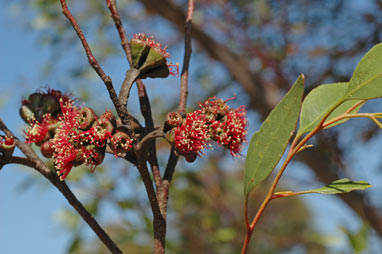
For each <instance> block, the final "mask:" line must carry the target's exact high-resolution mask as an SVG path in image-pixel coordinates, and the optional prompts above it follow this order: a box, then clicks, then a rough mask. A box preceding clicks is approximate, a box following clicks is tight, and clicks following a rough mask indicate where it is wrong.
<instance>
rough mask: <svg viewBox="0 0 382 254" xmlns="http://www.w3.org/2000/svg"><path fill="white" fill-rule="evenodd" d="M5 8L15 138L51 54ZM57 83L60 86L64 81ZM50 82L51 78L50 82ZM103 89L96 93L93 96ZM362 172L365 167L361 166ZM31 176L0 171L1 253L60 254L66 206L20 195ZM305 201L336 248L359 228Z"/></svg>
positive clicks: (4, 54)
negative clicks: (23, 102)
mask: <svg viewBox="0 0 382 254" xmlns="http://www.w3.org/2000/svg"><path fill="white" fill-rule="evenodd" d="M8 8H9V5H8V4H6V3H5V1H0V34H1V35H2V39H1V40H0V75H1V80H0V89H1V91H2V92H1V93H0V117H1V118H2V119H3V121H4V122H5V123H6V124H7V125H8V127H9V128H10V129H11V130H13V131H14V132H15V133H16V134H17V135H19V134H20V132H21V128H22V125H23V123H22V121H21V120H20V118H19V116H18V109H19V105H20V98H21V97H22V96H23V95H25V94H26V93H27V92H31V91H33V90H35V89H36V88H38V87H40V86H41V84H45V81H43V80H41V69H42V68H43V66H44V64H45V63H46V61H47V59H48V58H49V53H50V52H49V49H48V48H44V47H42V46H41V45H40V44H38V43H37V39H38V37H37V36H38V34H37V33H36V32H33V30H32V31H31V30H28V29H26V28H25V27H22V26H20V25H19V24H16V23H15V21H14V19H13V17H11V16H9V12H8V10H9V9H8ZM84 57H85V56H84ZM123 60H124V59H123ZM109 66H115V63H109ZM106 68H108V66H106ZM109 68H110V67H109ZM107 72H108V73H111V74H115V75H114V76H116V77H120V78H117V79H116V80H115V81H116V83H117V84H120V82H121V79H122V77H123V70H122V68H120V69H116V70H113V69H112V68H110V69H107ZM121 73H122V75H120V74H121ZM118 74H119V75H118ZM62 75H63V76H64V75H65V73H63V74H62ZM57 79H58V80H61V82H63V81H62V80H65V77H58V78H57ZM53 81H54V80H53V78H50V80H49V82H53ZM172 82H173V81H172ZM148 83H149V82H148ZM170 83H171V82H170ZM148 85H150V83H149V84H148ZM170 85H171V84H170ZM102 89H103V88H102V87H101V88H97V89H96V91H103V90H102ZM162 89H163V88H162ZM132 97H134V96H132ZM133 102H134V101H133ZM361 166H364V167H367V165H365V164H363V165H361ZM291 169H292V170H293V171H294V172H291V173H287V175H286V176H287V177H288V176H290V177H295V176H298V177H299V178H306V179H312V178H314V176H313V175H312V174H310V173H309V171H306V170H304V169H303V167H302V166H301V165H298V164H293V165H292V167H291ZM287 172H288V171H287ZM34 176H38V175H37V173H35V172H33V169H29V168H21V167H17V166H6V167H4V168H3V169H2V170H1V171H0V253H6V254H12V253H42V254H44V253H65V249H66V247H67V244H68V242H69V241H70V237H71V236H70V235H68V234H67V231H66V230H65V229H63V228H62V227H61V226H60V224H58V223H57V221H56V220H55V219H54V218H55V214H56V212H57V210H59V209H63V208H68V207H69V205H68V204H67V202H66V200H65V199H64V198H63V197H62V196H61V195H60V193H59V192H58V191H56V190H55V189H53V188H50V187H48V182H47V186H45V187H44V186H41V185H32V186H30V187H28V189H27V190H26V191H21V189H22V188H23V186H26V185H28V181H29V180H30V179H31V177H34ZM375 181H377V180H375ZM304 199H306V200H307V201H308V202H309V204H311V210H312V211H315V210H316V211H320V212H314V214H315V219H314V222H313V223H314V224H315V225H316V226H317V227H318V228H319V229H320V230H322V231H323V232H326V233H328V234H329V235H332V236H333V239H332V240H333V246H335V247H341V246H344V245H345V239H344V237H343V235H342V234H341V232H340V231H339V229H338V226H339V225H348V226H349V227H350V228H351V229H354V230H355V229H357V228H358V226H359V225H360V222H359V221H358V220H357V219H356V217H355V216H354V214H353V213H352V212H351V211H349V209H347V208H346V207H345V206H344V205H343V204H341V203H338V202H336V200H335V198H334V197H327V196H325V197H324V196H320V195H311V196H306V197H304ZM104 216H105V217H110V216H111V213H108V212H106V213H104ZM328 218H330V223H328ZM102 219H103V218H101V221H102Z"/></svg>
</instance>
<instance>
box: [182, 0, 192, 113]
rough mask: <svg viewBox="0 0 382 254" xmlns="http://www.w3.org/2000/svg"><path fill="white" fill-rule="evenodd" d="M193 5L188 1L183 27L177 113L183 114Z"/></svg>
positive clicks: (190, 47)
mask: <svg viewBox="0 0 382 254" xmlns="http://www.w3.org/2000/svg"><path fill="white" fill-rule="evenodd" d="M194 7H195V3H194V1H193V0H189V1H188V12H187V19H186V24H185V27H184V37H185V39H184V57H183V68H182V76H181V82H180V99H179V112H180V113H184V112H185V110H186V105H187V96H188V67H189V65H190V59H191V54H192V45H191V27H192V16H193V14H194Z"/></svg>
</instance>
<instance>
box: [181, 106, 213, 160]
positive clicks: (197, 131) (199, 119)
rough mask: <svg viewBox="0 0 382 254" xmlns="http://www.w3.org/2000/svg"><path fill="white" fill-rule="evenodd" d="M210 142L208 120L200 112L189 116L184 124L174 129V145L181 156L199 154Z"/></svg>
mask: <svg viewBox="0 0 382 254" xmlns="http://www.w3.org/2000/svg"><path fill="white" fill-rule="evenodd" d="M209 140H210V134H209V128H208V125H207V124H206V118H205V117H204V115H202V114H201V111H200V110H197V111H195V112H193V113H189V114H187V116H186V119H185V121H184V123H183V124H182V125H180V126H178V127H176V128H175V129H174V145H175V147H176V149H177V150H178V151H179V152H180V153H181V154H188V153H196V154H198V153H200V151H201V150H202V149H203V148H205V147H206V146H207V142H208V141H209Z"/></svg>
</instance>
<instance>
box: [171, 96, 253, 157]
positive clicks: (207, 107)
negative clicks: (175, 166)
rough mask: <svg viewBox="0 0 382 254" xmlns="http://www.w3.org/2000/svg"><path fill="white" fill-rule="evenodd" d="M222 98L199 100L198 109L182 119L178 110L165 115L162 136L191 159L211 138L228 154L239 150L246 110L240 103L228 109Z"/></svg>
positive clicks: (244, 138) (245, 132)
mask: <svg viewBox="0 0 382 254" xmlns="http://www.w3.org/2000/svg"><path fill="white" fill-rule="evenodd" d="M226 102H227V100H222V99H218V98H216V97H212V98H210V99H208V100H207V101H206V102H204V103H199V109H198V110H196V111H194V112H192V113H188V114H187V115H186V117H185V118H184V119H182V121H180V120H179V117H180V114H179V113H175V112H171V113H169V114H168V115H167V119H166V123H165V131H167V133H166V139H167V140H168V141H169V142H170V143H171V144H172V145H173V146H174V147H175V148H176V150H177V151H178V152H179V153H180V154H182V155H184V156H185V158H186V160H187V161H190V162H192V161H194V160H195V159H196V157H197V155H200V154H201V153H202V150H203V149H204V148H206V147H208V146H209V145H210V144H209V142H210V141H211V140H214V141H216V142H217V143H218V144H220V145H223V146H224V147H226V148H227V149H229V150H230V153H231V155H232V156H238V155H239V154H240V152H241V150H242V144H243V143H244V142H246V134H247V124H248V121H247V118H246V110H245V107H244V106H241V107H238V108H236V109H232V108H230V107H229V106H228V105H227V103H226ZM169 126H171V127H172V128H169Z"/></svg>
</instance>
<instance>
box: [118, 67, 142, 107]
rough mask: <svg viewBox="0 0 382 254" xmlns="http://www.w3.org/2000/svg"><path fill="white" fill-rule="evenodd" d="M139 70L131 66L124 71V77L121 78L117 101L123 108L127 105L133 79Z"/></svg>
mask: <svg viewBox="0 0 382 254" xmlns="http://www.w3.org/2000/svg"><path fill="white" fill-rule="evenodd" d="M139 74H140V71H139V70H138V69H135V68H131V69H129V70H128V71H127V72H126V75H125V79H124V80H123V83H122V86H121V90H120V91H119V101H120V102H121V104H122V106H123V107H124V108H126V107H127V102H128V100H129V96H130V90H131V87H132V86H133V84H134V82H135V80H136V79H137V77H138V76H139Z"/></svg>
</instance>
